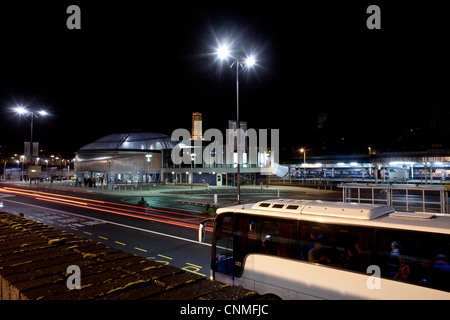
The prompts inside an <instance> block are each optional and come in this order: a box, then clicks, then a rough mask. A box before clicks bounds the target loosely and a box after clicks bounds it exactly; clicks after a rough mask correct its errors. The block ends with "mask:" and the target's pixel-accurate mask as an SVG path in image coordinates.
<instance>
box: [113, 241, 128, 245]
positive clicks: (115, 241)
mask: <svg viewBox="0 0 450 320" xmlns="http://www.w3.org/2000/svg"><path fill="white" fill-rule="evenodd" d="M114 242H115V243H117V244H121V245H123V246H126V244H125V243H123V242H119V241H114Z"/></svg>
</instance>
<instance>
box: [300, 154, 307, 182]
mask: <svg viewBox="0 0 450 320" xmlns="http://www.w3.org/2000/svg"><path fill="white" fill-rule="evenodd" d="M300 153H303V184H305V181H306V150H305V148H300Z"/></svg>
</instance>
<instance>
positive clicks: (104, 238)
mask: <svg viewBox="0 0 450 320" xmlns="http://www.w3.org/2000/svg"><path fill="white" fill-rule="evenodd" d="M98 237H99V238H100V239H103V240H108V238H106V237H102V236H98Z"/></svg>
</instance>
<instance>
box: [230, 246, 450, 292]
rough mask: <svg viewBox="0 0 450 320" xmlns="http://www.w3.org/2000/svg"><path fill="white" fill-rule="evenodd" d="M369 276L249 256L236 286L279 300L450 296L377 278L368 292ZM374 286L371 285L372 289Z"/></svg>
mask: <svg viewBox="0 0 450 320" xmlns="http://www.w3.org/2000/svg"><path fill="white" fill-rule="evenodd" d="M371 276H372V275H371V274H367V275H364V274H361V273H354V272H348V271H343V270H339V269H334V268H331V267H326V266H322V265H319V264H313V263H307V262H303V261H296V260H291V259H283V258H278V257H273V256H268V255H261V254H250V255H248V256H247V257H246V259H245V263H244V271H243V273H242V276H241V277H240V278H235V285H241V286H243V287H244V288H248V289H250V290H254V291H256V292H258V293H259V294H268V293H271V294H275V295H277V296H279V297H280V298H282V299H298V300H303V299H394V300H395V299H402V300H403V299H420V300H422V299H450V293H447V292H444V291H439V290H434V289H429V288H425V287H421V286H416V285H412V284H408V283H404V282H400V281H394V280H387V279H382V278H380V279H379V280H380V282H379V284H380V285H379V289H377V288H372V289H370V288H369V287H368V285H367V283H368V280H369V282H371V283H373V281H372V280H375V279H371V278H370V277H371ZM377 280H378V279H377ZM372 287H373V286H372Z"/></svg>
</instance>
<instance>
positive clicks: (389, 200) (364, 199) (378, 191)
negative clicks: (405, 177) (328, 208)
mask: <svg viewBox="0 0 450 320" xmlns="http://www.w3.org/2000/svg"><path fill="white" fill-rule="evenodd" d="M338 187H339V188H342V201H343V202H358V203H371V204H386V205H389V206H391V207H393V208H395V209H396V210H403V211H413V212H432V213H445V214H448V213H449V203H448V187H450V186H448V185H445V186H432V185H410V184H369V183H343V184H339V185H338Z"/></svg>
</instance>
